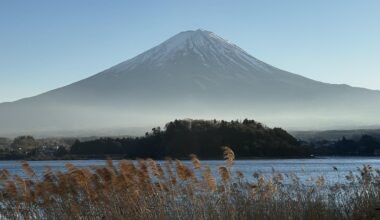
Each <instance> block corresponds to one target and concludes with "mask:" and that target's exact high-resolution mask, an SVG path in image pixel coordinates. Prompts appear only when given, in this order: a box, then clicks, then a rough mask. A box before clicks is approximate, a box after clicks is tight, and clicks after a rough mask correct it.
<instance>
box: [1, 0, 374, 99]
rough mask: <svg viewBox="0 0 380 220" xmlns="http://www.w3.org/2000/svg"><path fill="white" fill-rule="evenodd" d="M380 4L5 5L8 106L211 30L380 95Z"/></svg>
mask: <svg viewBox="0 0 380 220" xmlns="http://www.w3.org/2000/svg"><path fill="white" fill-rule="evenodd" d="M379 11H380V1H379V0H373V1H371V0H363V1H358V0H319V1H313V0H298V1H291V0H287V1H281V0H276V1H275V0H265V1H264V0H261V1H252V0H250V1H230V0H226V1H222V0H214V1H206V0H191V1H180V0H173V1H163V0H160V1H155V0H152V1H142V0H139V1H137V0H136V1H126V0H120V1H112V0H102V1H100V0H99V1H96V0H64V1H58V0H44V1H43V0H33V1H30V0H25V1H19V0H0V102H4V101H13V100H17V99H19V98H23V97H27V96H33V95H37V94H39V93H41V92H44V91H48V90H50V89H54V88H57V87H60V86H64V85H67V84H69V83H72V82H75V81H77V80H80V79H83V78H86V77H88V76H91V75H93V74H95V73H98V72H100V71H101V70H104V69H106V68H108V67H111V66H113V65H115V64H117V63H119V62H121V61H124V60H126V59H129V58H132V57H134V56H135V55H137V54H139V53H141V52H144V51H145V50H147V49H149V48H151V47H153V46H155V45H157V44H159V43H161V42H162V41H164V40H166V39H167V38H169V37H171V36H172V35H174V34H177V33H178V32H180V31H184V30H192V29H198V28H202V29H207V30H210V31H213V32H215V33H216V34H218V35H219V36H221V37H223V38H225V39H227V40H229V41H231V42H233V43H235V44H237V45H238V46H240V47H241V48H243V49H244V50H246V51H248V52H249V53H250V54H251V55H253V56H255V57H256V58H258V59H260V60H262V61H264V62H267V63H269V64H271V65H274V66H276V67H279V68H281V69H284V70H287V71H290V72H294V73H298V74H301V75H304V76H306V77H309V78H312V79H316V80H320V81H324V82H330V83H345V84H350V85H354V86H361V87H367V88H372V89H378V90H380V13H379Z"/></svg>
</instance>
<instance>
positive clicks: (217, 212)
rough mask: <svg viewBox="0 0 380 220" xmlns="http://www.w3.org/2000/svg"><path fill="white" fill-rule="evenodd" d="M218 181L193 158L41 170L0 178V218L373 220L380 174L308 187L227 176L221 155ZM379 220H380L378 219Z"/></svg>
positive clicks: (276, 178) (282, 179)
mask: <svg viewBox="0 0 380 220" xmlns="http://www.w3.org/2000/svg"><path fill="white" fill-rule="evenodd" d="M224 157H225V159H226V163H225V166H220V167H219V168H218V175H217V176H215V175H213V172H212V171H211V169H210V168H209V167H208V166H203V165H202V164H201V161H199V160H198V158H197V157H196V156H195V155H191V162H192V163H191V165H185V164H184V163H182V162H181V161H179V160H166V161H165V162H164V163H157V162H156V161H154V160H150V159H148V160H139V161H138V162H137V163H136V162H132V161H126V160H122V161H120V162H119V163H118V164H117V165H116V164H114V163H113V161H111V160H108V161H107V163H106V165H105V166H104V167H93V168H78V167H75V166H74V165H72V164H66V169H67V171H65V172H60V171H52V170H50V169H46V171H45V172H44V174H43V177H41V176H37V175H36V174H35V172H34V171H33V169H32V168H31V167H30V166H29V165H28V163H26V162H23V163H22V167H23V169H24V171H25V176H26V177H24V178H23V177H20V176H17V175H16V176H15V175H11V174H10V173H9V172H8V171H7V170H2V171H1V172H0V184H1V186H0V187H1V190H0V217H1V218H7V219H144V220H147V219H376V218H378V217H377V216H376V215H377V213H376V212H377V211H376V208H377V207H376V205H377V204H376V201H377V199H378V198H379V192H380V188H379V187H380V175H379V174H380V171H374V170H373V169H372V168H371V167H370V166H364V167H363V168H362V169H361V170H360V174H358V175H354V174H353V173H351V174H349V175H347V177H346V179H347V181H346V182H345V183H337V184H335V185H332V186H330V185H326V184H325V179H324V177H318V178H317V179H315V180H314V181H313V184H309V185H306V184H304V183H303V182H301V181H300V180H299V178H298V177H297V176H295V175H288V176H285V175H283V174H281V173H277V172H273V174H272V175H271V176H270V177H268V176H264V175H261V174H259V173H254V174H252V175H253V178H254V180H253V181H252V180H250V181H248V179H252V178H247V177H245V176H244V174H243V173H242V172H239V171H237V172H232V169H231V168H232V166H233V162H234V158H235V155H234V153H233V151H232V150H231V149H229V148H224ZM379 217H380V216H379Z"/></svg>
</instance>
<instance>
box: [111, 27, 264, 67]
mask: <svg viewBox="0 0 380 220" xmlns="http://www.w3.org/2000/svg"><path fill="white" fill-rule="evenodd" d="M190 55H191V56H193V57H194V56H195V57H197V59H198V60H200V61H201V62H200V63H199V64H200V65H205V66H207V65H210V64H211V63H213V64H216V65H218V66H220V67H223V66H224V67H225V68H231V67H227V65H229V66H231V65H233V66H239V69H245V70H248V69H250V67H254V68H255V69H257V68H259V69H265V68H266V64H264V63H262V62H261V61H258V60H257V59H255V58H254V57H252V56H251V55H249V54H248V53H247V52H245V51H244V50H242V49H241V48H240V47H238V46H236V45H235V44H232V43H230V42H228V41H227V40H224V39H223V38H221V37H219V36H218V35H216V34H214V33H213V32H211V31H207V30H203V29H198V30H189V31H183V32H180V33H178V34H177V35H175V36H173V37H171V38H169V39H168V40H166V41H164V42H163V43H161V44H159V45H158V46H156V47H153V48H152V49H150V50H148V51H146V52H144V53H142V54H140V55H138V56H137V57H135V58H133V59H131V60H128V61H126V62H124V63H122V64H121V66H120V65H118V66H117V68H121V69H124V70H125V69H131V68H134V67H136V66H139V65H145V64H149V66H150V67H155V68H157V69H158V68H160V67H161V66H164V65H165V63H175V62H176V61H178V60H179V59H182V58H185V59H188V57H189V56H190ZM118 72H120V71H118Z"/></svg>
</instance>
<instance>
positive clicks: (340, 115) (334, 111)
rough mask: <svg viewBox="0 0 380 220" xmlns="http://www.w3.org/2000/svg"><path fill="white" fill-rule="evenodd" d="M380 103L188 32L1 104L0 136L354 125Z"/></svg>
mask: <svg viewBox="0 0 380 220" xmlns="http://www.w3.org/2000/svg"><path fill="white" fill-rule="evenodd" d="M326 53H328V51H326ZM284 56H286V52H284ZM358 74H360V73H358ZM379 100H380V91H374V90H368V89H363V88H355V87H350V86H348V85H336V84H327V83H322V82H318V81H315V80H311V79H308V78H305V77H302V76H300V75H296V74H293V73H289V72H286V71H283V70H280V69H278V68H276V67H273V66H271V65H269V64H266V63H264V62H262V61H260V60H258V59H256V58H254V57H253V56H251V55H250V54H248V53H247V52H245V51H244V50H242V49H241V48H239V47H238V46H236V45H234V44H232V43H229V42H228V41H226V40H224V39H222V38H221V37H219V36H217V35H216V34H214V33H212V32H209V31H205V30H196V31H185V32H181V33H179V34H177V35H175V36H174V37H172V38H170V39H168V40H167V41H165V42H163V43H162V44H160V45H158V46H156V47H154V48H152V49H150V50H148V51H146V52H144V53H142V54H140V55H138V56H136V57H134V58H132V59H130V60H127V61H125V62H123V63H120V64H118V65H116V66H113V67H111V68H109V69H107V70H104V71H102V72H100V73H98V74H96V75H94V76H92V77H89V78H87V79H84V80H81V81H79V82H76V83H73V84H71V85H68V86H65V87H62V88H58V89H55V90H52V91H49V92H46V93H44V94H41V95H38V96H35V97H31V98H26V99H22V100H19V101H16V102H11V103H3V104H0V135H15V134H26V133H27V134H40V135H42V134H45V135H61V134H64V133H65V132H72V134H100V133H102V134H114V132H115V131H117V130H120V129H127V131H128V132H130V133H131V134H135V133H136V131H138V132H140V131H143V130H145V128H149V127H152V126H159V125H161V126H162V125H163V124H164V123H165V122H167V121H171V120H173V119H175V118H204V119H213V118H218V119H227V120H230V119H243V118H253V119H255V120H258V121H261V122H264V123H266V124H268V125H270V126H281V127H284V128H291V129H299V130H303V129H327V128H329V129H331V128H358V127H367V126H376V125H380V118H379V117H378V115H380V102H379ZM139 128H140V129H139ZM128 129H129V130H128ZM134 131H135V132H134Z"/></svg>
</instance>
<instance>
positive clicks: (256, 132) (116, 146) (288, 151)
mask: <svg viewBox="0 0 380 220" xmlns="http://www.w3.org/2000/svg"><path fill="white" fill-rule="evenodd" d="M222 146H230V147H231V148H232V150H233V151H234V152H235V154H236V155H237V156H238V157H241V158H244V157H298V156H307V155H308V149H307V148H305V147H302V146H301V145H300V144H299V143H298V141H297V140H296V139H295V138H294V137H292V136H291V135H289V134H288V133H287V132H286V131H285V130H283V129H281V128H273V129H271V128H268V127H266V126H264V125H262V124H261V123H258V122H256V121H254V120H247V119H246V120H244V121H242V122H239V121H230V122H227V121H217V120H212V121H205V120H175V121H173V122H170V123H168V124H166V126H165V129H164V130H161V129H160V128H153V129H152V132H151V133H146V135H145V136H144V137H138V138H117V139H112V138H102V139H98V140H92V141H87V142H79V141H77V142H76V143H75V144H74V145H73V146H72V148H71V152H70V153H71V154H76V155H107V154H109V155H114V154H123V155H125V156H126V157H129V158H136V157H144V158H145V157H151V158H163V157H166V156H170V157H174V158H184V157H188V156H189V155H190V154H196V155H198V156H199V157H201V158H219V157H220V151H221V147H222Z"/></svg>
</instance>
